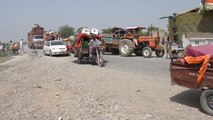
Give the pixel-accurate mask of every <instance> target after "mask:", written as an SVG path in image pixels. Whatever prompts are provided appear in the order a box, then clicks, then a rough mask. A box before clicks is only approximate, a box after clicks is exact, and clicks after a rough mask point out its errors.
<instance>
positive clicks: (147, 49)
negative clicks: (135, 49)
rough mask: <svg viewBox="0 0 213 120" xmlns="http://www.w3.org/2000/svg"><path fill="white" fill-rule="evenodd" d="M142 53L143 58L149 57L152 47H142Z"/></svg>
mask: <svg viewBox="0 0 213 120" xmlns="http://www.w3.org/2000/svg"><path fill="white" fill-rule="evenodd" d="M142 55H143V56H144V57H145V58H150V57H151V56H152V49H151V48H150V47H144V48H143V49H142Z"/></svg>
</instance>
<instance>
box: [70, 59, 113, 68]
mask: <svg viewBox="0 0 213 120" xmlns="http://www.w3.org/2000/svg"><path fill="white" fill-rule="evenodd" d="M71 62H73V63H76V64H78V60H73V61H71ZM108 62H109V61H107V60H104V62H103V66H102V67H104V66H106V65H107V63H108ZM79 65H94V66H98V65H97V64H96V63H93V62H91V61H88V60H82V62H81V63H80V64H79Z"/></svg>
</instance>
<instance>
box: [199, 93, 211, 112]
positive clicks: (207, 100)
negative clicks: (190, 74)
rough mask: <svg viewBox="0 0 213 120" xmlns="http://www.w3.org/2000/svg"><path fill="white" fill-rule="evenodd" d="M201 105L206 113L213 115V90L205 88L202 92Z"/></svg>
mask: <svg viewBox="0 0 213 120" xmlns="http://www.w3.org/2000/svg"><path fill="white" fill-rule="evenodd" d="M200 105H201V107H202V109H203V111H204V112H205V113H207V114H209V115H212V116H213V90H205V91H203V92H202V94H201V96H200Z"/></svg>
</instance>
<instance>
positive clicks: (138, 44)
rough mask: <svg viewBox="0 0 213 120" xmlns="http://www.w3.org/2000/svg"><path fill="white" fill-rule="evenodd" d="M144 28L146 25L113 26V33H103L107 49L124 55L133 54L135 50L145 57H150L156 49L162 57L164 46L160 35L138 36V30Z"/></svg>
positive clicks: (158, 55)
mask: <svg viewBox="0 0 213 120" xmlns="http://www.w3.org/2000/svg"><path fill="white" fill-rule="evenodd" d="M142 29H145V27H129V28H127V29H123V28H113V29H112V35H108V36H107V34H104V35H102V38H103V40H105V43H106V50H107V51H108V52H112V53H113V54H118V53H120V54H121V55H122V56H131V55H132V53H133V52H134V53H135V54H136V55H137V56H144V57H145V58H150V57H151V56H152V51H155V53H156V56H157V57H162V56H163V55H164V48H163V46H161V45H160V37H159V35H158V34H157V36H153V35H152V36H141V35H139V36H138V32H139V31H141V30H142ZM157 33H158V32H157Z"/></svg>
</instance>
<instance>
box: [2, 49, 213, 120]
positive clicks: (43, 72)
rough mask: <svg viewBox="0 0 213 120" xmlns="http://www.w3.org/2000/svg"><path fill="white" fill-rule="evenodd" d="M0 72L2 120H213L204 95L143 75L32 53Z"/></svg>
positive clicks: (12, 62) (11, 61)
mask: <svg viewBox="0 0 213 120" xmlns="http://www.w3.org/2000/svg"><path fill="white" fill-rule="evenodd" d="M0 69H1V70H0V86H1V87H0V120H62V119H63V120H211V119H212V117H211V116H209V115H206V114H204V113H203V112H202V111H201V110H200V106H199V95H200V92H194V91H192V90H188V89H185V88H182V87H178V86H176V87H171V85H170V84H161V83H160V82H155V81H149V80H147V76H145V75H142V74H141V75H138V74H134V73H130V72H122V71H118V70H113V69H107V68H105V67H103V68H100V67H98V66H93V65H92V66H91V65H87V64H83V65H78V64H77V63H76V62H75V59H73V56H69V57H64V56H63V57H49V56H42V55H39V54H34V53H29V54H24V55H19V56H15V57H14V58H13V59H12V60H9V61H7V62H4V63H2V64H0ZM149 77H152V76H149ZM181 103H187V105H186V104H181Z"/></svg>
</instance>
